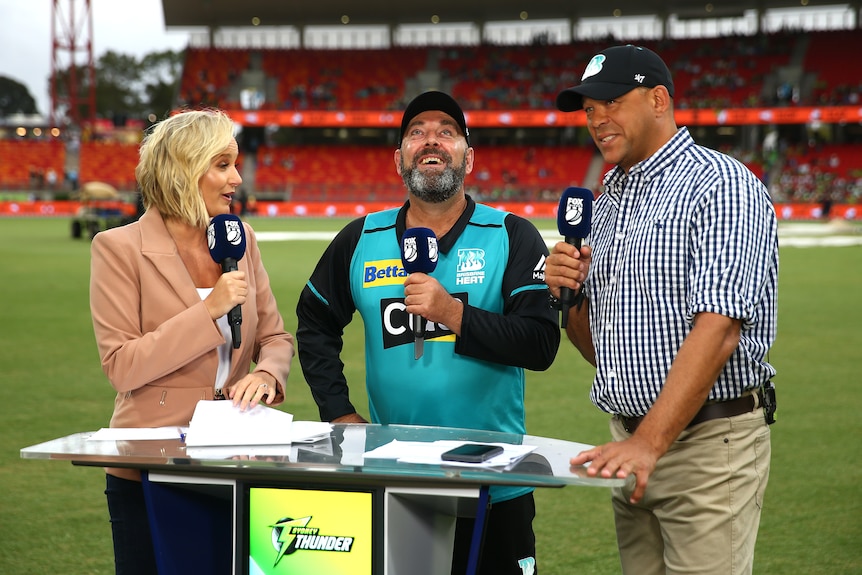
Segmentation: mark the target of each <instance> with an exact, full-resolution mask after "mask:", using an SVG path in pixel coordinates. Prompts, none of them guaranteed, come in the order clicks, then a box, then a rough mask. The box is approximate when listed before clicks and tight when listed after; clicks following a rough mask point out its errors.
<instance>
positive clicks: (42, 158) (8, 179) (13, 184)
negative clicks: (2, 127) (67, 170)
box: [0, 139, 66, 189]
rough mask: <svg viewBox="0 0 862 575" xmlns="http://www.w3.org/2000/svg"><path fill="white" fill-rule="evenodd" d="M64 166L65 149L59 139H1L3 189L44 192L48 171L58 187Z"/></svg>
mask: <svg viewBox="0 0 862 575" xmlns="http://www.w3.org/2000/svg"><path fill="white" fill-rule="evenodd" d="M65 163H66V148H65V146H64V145H63V142H61V141H59V140H22V139H15V140H0V188H4V189H13V188H15V189H27V188H39V189H44V188H45V186H44V181H45V175H46V174H47V173H48V171H49V170H53V171H54V173H55V174H56V176H57V187H59V186H60V185H62V183H63V175H64V166H65ZM36 180H38V182H37V181H36Z"/></svg>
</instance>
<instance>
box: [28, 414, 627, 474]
mask: <svg viewBox="0 0 862 575" xmlns="http://www.w3.org/2000/svg"><path fill="white" fill-rule="evenodd" d="M93 433H94V432H81V433H75V434H72V435H69V436H66V437H61V438H58V439H53V440H51V441H46V442H44V443H40V444H37V445H33V446H30V447H25V448H23V449H21V457H22V458H24V459H51V460H65V461H71V462H72V463H74V464H76V465H87V466H100V467H129V468H137V469H148V470H153V471H161V472H168V473H170V472H174V473H182V474H202V475H204V474H211V475H229V476H234V477H254V478H269V479H276V478H283V479H291V480H296V479H298V478H305V479H327V480H331V481H333V480H337V481H339V482H364V483H368V482H379V483H387V484H392V483H410V484H416V483H417V482H423V481H426V480H427V483H429V484H439V483H441V482H445V483H447V484H453V485H456V484H469V485H530V486H536V487H563V486H566V485H587V486H598V487H614V486H621V485H623V484H624V483H625V481H626V480H623V479H616V478H613V479H603V478H593V477H588V476H587V474H586V468H585V467H582V466H577V467H571V466H570V465H569V459H570V458H571V457H573V456H574V455H576V454H577V453H578V452H580V451H582V450H583V449H586V448H588V447H590V446H589V445H586V444H582V443H576V442H571V441H565V440H561V439H552V438H547V437H539V436H534V435H519V434H509V433H500V432H491V431H479V430H471V429H454V428H444V427H422V426H411V425H374V424H367V425H366V424H335V425H333V426H332V429H331V431H330V433H329V434H328V436H327V435H324V437H323V438H322V439H320V440H319V441H316V442H314V443H293V444H285V445H261V446H254V445H242V446H226V447H188V446H186V445H185V444H184V443H183V442H182V441H181V439H180V438H179V437H177V438H176V439H156V440H123V441H119V440H107V441H96V440H89V439H88V438H89V437H90V436H91V435H93ZM178 435H179V433H178ZM393 440H397V441H399V442H432V441H438V440H448V441H453V440H457V441H466V442H483V443H506V444H514V445H529V446H535V449H534V450H533V451H532V452H531V453H530V454H528V455H527V456H526V457H524V458H523V459H520V460H518V461H517V462H516V463H514V464H512V465H509V466H506V467H494V468H487V467H472V466H471V467H464V466H458V467H455V466H452V465H448V464H446V463H440V464H421V463H405V462H401V461H398V460H396V459H376V458H370V457H365V454H366V453H367V452H369V451H371V450H373V449H375V448H377V447H380V446H382V445H386V444H388V443H390V442H391V441H393ZM630 479H631V478H630Z"/></svg>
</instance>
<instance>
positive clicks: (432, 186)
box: [401, 158, 467, 204]
mask: <svg viewBox="0 0 862 575" xmlns="http://www.w3.org/2000/svg"><path fill="white" fill-rule="evenodd" d="M466 176H467V159H466V158H465V159H464V162H463V163H462V164H461V165H460V166H458V167H454V168H453V167H451V166H446V169H445V170H443V171H442V172H426V173H423V172H421V171H419V169H418V168H417V167H416V166H412V167H410V168H407V167H406V166H405V165H404V162H403V161H402V163H401V177H402V178H403V179H404V185H405V186H407V191H408V192H410V193H411V194H413V195H414V196H416V197H417V198H418V199H420V200H422V201H424V202H428V203H429V204H440V203H443V202H445V201H446V200H448V199H449V198H451V197H452V196H454V195H455V194H456V193H458V190H460V189H461V186H463V185H464V178H465V177H466Z"/></svg>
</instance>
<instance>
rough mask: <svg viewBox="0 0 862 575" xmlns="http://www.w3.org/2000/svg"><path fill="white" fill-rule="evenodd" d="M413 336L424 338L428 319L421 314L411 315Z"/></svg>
mask: <svg viewBox="0 0 862 575" xmlns="http://www.w3.org/2000/svg"><path fill="white" fill-rule="evenodd" d="M410 315H411V316H413V337H414V338H419V339H425V325H426V324H427V322H428V320H426V319H425V318H424V317H422V316H421V315H413V314H410Z"/></svg>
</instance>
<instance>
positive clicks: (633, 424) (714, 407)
mask: <svg viewBox="0 0 862 575" xmlns="http://www.w3.org/2000/svg"><path fill="white" fill-rule="evenodd" d="M759 396H760V391H758V392H757V393H756V394H755V393H750V394H748V395H743V396H742V397H737V398H736V399H731V400H728V401H718V402H716V403H707V404H706V405H704V406H703V407H701V408H700V411H698V412H697V413H696V414H695V416H694V418H692V420H691V422H690V423H689V424H688V425H686V429H688V428H689V427H692V426H695V425H697V424H698V423H703V422H704V421H709V420H711V419H718V418H720V417H734V416H736V415H742V414H743V413H749V412H751V411H754V407H755V406H756V405H757V403H756V397H759ZM762 403H763V402H762V401H761V404H762ZM614 417H616V418H617V419H619V420H620V422H621V423H622V424H623V429H625V430H626V431H627V432H629V433H634V432H635V430H636V429H637V428H638V425H640V424H641V421H643V418H644V416H643V415H641V416H639V417H626V416H625V415H620V414H617V415H615V416H614Z"/></svg>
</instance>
